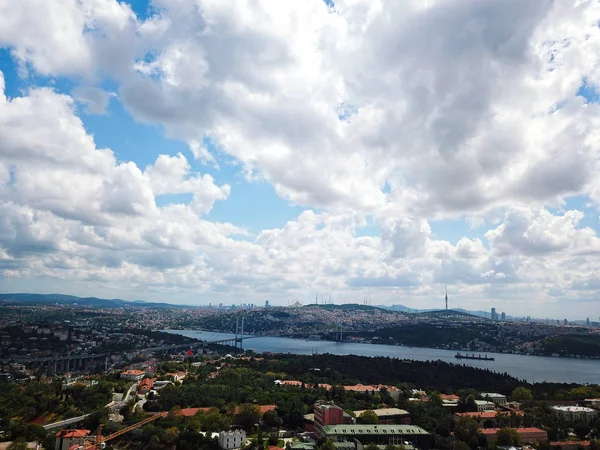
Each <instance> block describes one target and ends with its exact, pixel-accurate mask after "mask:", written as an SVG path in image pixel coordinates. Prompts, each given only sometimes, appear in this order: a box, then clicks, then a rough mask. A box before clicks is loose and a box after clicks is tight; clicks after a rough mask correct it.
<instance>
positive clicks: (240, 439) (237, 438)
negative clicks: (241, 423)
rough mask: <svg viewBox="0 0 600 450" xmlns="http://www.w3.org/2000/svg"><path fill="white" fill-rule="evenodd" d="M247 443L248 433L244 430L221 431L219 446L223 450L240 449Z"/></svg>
mask: <svg viewBox="0 0 600 450" xmlns="http://www.w3.org/2000/svg"><path fill="white" fill-rule="evenodd" d="M244 442H246V432H245V431H244V430H234V431H221V432H220V433H219V446H220V447H221V448H222V449H223V450H231V449H234V448H240V447H241V446H242V445H244Z"/></svg>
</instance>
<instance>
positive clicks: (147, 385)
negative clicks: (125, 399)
mask: <svg viewBox="0 0 600 450" xmlns="http://www.w3.org/2000/svg"><path fill="white" fill-rule="evenodd" d="M155 381H156V378H144V379H143V380H142V381H140V384H139V386H138V392H139V393H140V394H141V395H144V394H147V393H148V392H150V390H151V389H152V388H153V387H154V382H155Z"/></svg>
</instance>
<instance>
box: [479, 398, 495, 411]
mask: <svg viewBox="0 0 600 450" xmlns="http://www.w3.org/2000/svg"><path fill="white" fill-rule="evenodd" d="M475 404H476V405H477V411H478V412H482V411H493V410H494V408H495V406H496V405H495V404H494V403H492V402H488V401H487V400H475Z"/></svg>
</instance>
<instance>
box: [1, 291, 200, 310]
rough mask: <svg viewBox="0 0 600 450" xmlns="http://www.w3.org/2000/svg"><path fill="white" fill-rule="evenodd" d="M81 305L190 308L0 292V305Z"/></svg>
mask: <svg viewBox="0 0 600 450" xmlns="http://www.w3.org/2000/svg"><path fill="white" fill-rule="evenodd" d="M24 304H26V305H56V304H59V305H81V306H88V307H92V308H120V307H121V308H127V307H136V308H190V306H183V305H172V304H170V303H153V302H145V301H143V300H131V301H130V300H121V299H119V298H114V299H105V298H97V297H76V296H74V295H64V294H24V293H14V294H0V305H24Z"/></svg>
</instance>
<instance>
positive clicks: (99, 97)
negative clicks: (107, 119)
mask: <svg viewBox="0 0 600 450" xmlns="http://www.w3.org/2000/svg"><path fill="white" fill-rule="evenodd" d="M73 95H74V97H75V98H76V99H77V101H78V102H80V103H82V104H83V105H84V108H85V111H86V112H88V113H90V114H106V108H108V104H109V102H110V98H111V97H112V96H113V95H114V94H113V93H111V92H106V91H104V90H102V89H100V88H96V87H91V86H78V87H76V88H75V89H74V90H73Z"/></svg>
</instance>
